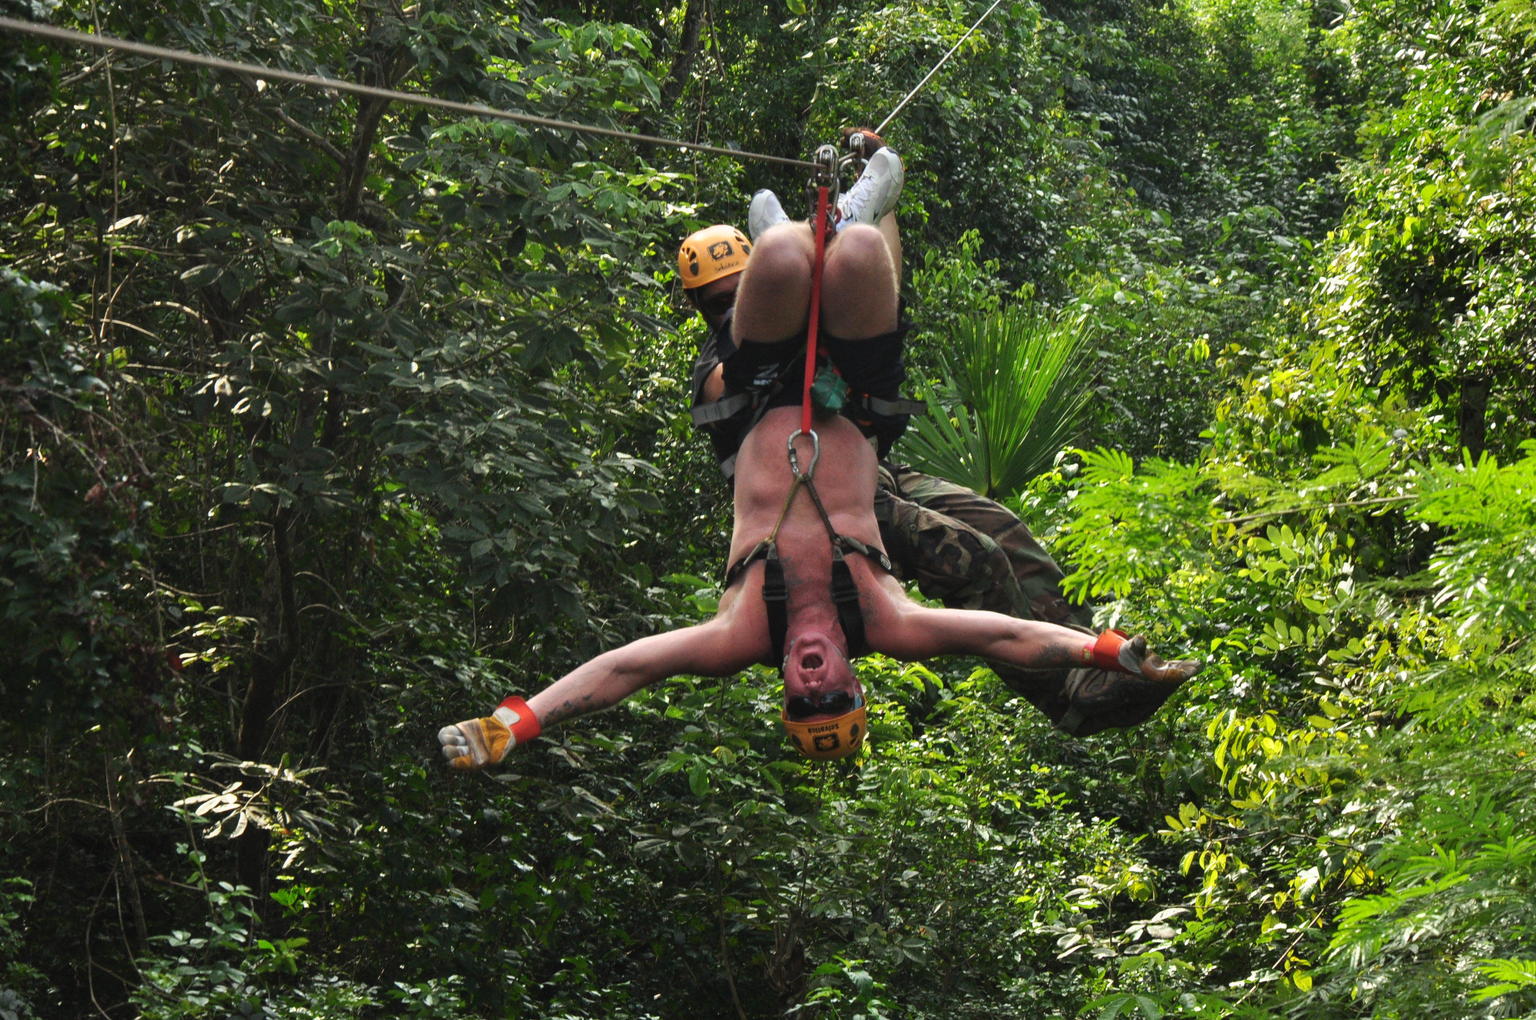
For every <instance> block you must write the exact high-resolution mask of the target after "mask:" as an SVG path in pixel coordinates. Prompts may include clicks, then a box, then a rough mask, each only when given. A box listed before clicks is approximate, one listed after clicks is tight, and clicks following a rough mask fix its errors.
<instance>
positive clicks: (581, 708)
mask: <svg viewBox="0 0 1536 1020" xmlns="http://www.w3.org/2000/svg"><path fill="white" fill-rule="evenodd" d="M767 652H768V642H767V632H766V629H765V624H764V623H763V621H761V620H757V619H754V618H752V617H750V616H747V617H742V616H739V615H737V614H734V613H728V612H723V613H722V614H721V615H719V616H716V617H715V618H714V619H713V620H710V621H709V622H708V623H701V624H698V625H697V626H693V627H684V628H682V629H680V630H672V631H667V632H666V633H664V634H653V635H651V636H650V637H643V638H640V639H639V640H637V641H631V642H630V643H629V644H627V645H624V646H623V647H621V648H615V649H613V650H612V651H608V652H604V653H603V654H601V655H599V656H597V657H596V658H595V659H590V660H588V661H587V662H584V663H582V664H581V665H580V666H577V667H576V668H575V669H573V670H571V671H570V672H569V673H567V674H566V675H565V676H563V677H561V678H560V679H559V680H556V681H555V682H554V683H552V684H550V685H549V686H548V687H546V688H544V689H543V690H542V691H540V692H539V693H538V694H535V695H534V696H533V697H532V698H531V699H529V700H528V701H527V702H524V701H523V700H522V699H521V698H517V697H511V698H508V699H507V700H506V701H504V702H502V703H501V705H500V706H499V707H498V708H497V709H496V711H495V712H493V713H492V714H491V715H488V716H484V717H482V718H479V719H466V720H464V721H463V722H459V723H454V724H453V725H451V726H444V727H443V728H442V729H441V730H439V731H438V733H437V739H438V742H439V743H440V744H441V745H442V752H443V757H444V758H445V759H446V760H447V762H448V764H449V765H450V766H452V767H453V768H456V769H480V768H485V767H486V766H487V765H494V764H496V763H497V762H499V761H501V760H502V759H503V758H505V757H506V755H507V752H508V751H510V750H511V749H512V748H513V747H516V746H517V745H518V744H520V743H526V742H527V741H529V740H532V739H534V738H535V737H537V736H538V735H539V733H540V732H541V731H542V729H543V727H545V726H552V725H554V724H555V723H558V722H561V721H563V720H565V719H569V718H571V717H572V716H577V715H585V714H586V713H588V712H596V711H599V710H601V709H604V708H608V707H610V706H612V705H615V704H617V703H618V702H620V701H622V700H623V699H625V698H627V697H629V696H630V695H631V694H633V693H634V692H635V691H638V690H639V689H640V688H642V687H646V686H649V685H650V684H653V683H656V682H657V681H658V680H665V679H666V678H668V677H671V676H678V675H680V674H684V673H692V674H698V675H701V676H725V675H728V674H730V673H735V672H736V671H738V670H741V669H745V668H746V667H747V666H749V665H751V664H752V663H753V662H756V661H757V660H758V659H759V658H761V657H762V656H763V655H765V654H767Z"/></svg>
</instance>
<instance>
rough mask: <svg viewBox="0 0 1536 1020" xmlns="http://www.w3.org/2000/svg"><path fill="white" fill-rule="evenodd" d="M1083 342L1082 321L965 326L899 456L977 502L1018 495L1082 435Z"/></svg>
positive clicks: (1008, 317) (1017, 318) (1030, 316)
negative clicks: (971, 493) (968, 491)
mask: <svg viewBox="0 0 1536 1020" xmlns="http://www.w3.org/2000/svg"><path fill="white" fill-rule="evenodd" d="M1086 340H1087V329H1086V326H1085V324H1084V322H1083V321H1082V320H1081V319H1079V318H1054V317H1050V316H1047V315H1045V314H1044V313H1042V312H1038V311H1034V310H1029V309H1023V308H1006V309H1003V310H1001V311H999V312H996V313H993V314H991V315H986V316H982V317H977V318H971V319H963V320H961V321H960V322H959V323H958V324H957V327H956V329H955V334H954V336H953V338H952V343H951V345H950V348H949V351H948V353H946V354H943V355H941V356H940V363H941V365H942V368H943V372H944V375H945V379H944V381H943V382H942V383H941V384H940V385H939V386H938V387H936V388H934V389H933V390H931V391H930V392H928V393H927V394H926V397H927V402H928V414H927V415H926V416H925V417H923V418H920V419H917V420H915V421H914V422H913V424H912V426H911V427H910V428H909V429H908V430H907V437H906V438H905V439H904V440H903V441H902V442H903V456H904V457H905V459H907V460H908V461H909V462H911V463H912V465H913V466H914V467H917V468H918V469H919V470H922V471H927V472H929V473H932V474H937V475H940V476H942V477H945V478H948V479H950V480H951V481H954V482H958V483H960V484H962V485H965V486H967V487H969V488H972V489H974V490H975V491H977V492H981V493H984V494H986V495H989V496H993V497H998V496H1011V495H1015V494H1017V493H1018V492H1019V491H1021V490H1022V489H1023V488H1024V486H1025V485H1026V484H1028V482H1029V480H1030V479H1031V478H1033V477H1034V476H1035V475H1037V474H1039V473H1040V472H1041V471H1043V470H1045V469H1046V468H1047V467H1049V466H1050V464H1051V462H1052V460H1053V459H1054V458H1055V456H1056V454H1057V452H1058V451H1060V450H1061V448H1062V447H1063V446H1066V445H1067V444H1068V443H1070V442H1071V441H1072V437H1073V435H1074V433H1075V432H1076V430H1077V427H1078V424H1079V423H1080V421H1081V418H1082V413H1083V411H1084V409H1085V408H1086V406H1087V402H1088V399H1089V397H1090V395H1091V394H1090V391H1089V390H1088V388H1087V375H1088V372H1087V369H1088V363H1087V351H1088V348H1087V343H1086Z"/></svg>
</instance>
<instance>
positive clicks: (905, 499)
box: [875, 464, 1172, 736]
mask: <svg viewBox="0 0 1536 1020" xmlns="http://www.w3.org/2000/svg"><path fill="white" fill-rule="evenodd" d="M875 519H876V520H877V521H878V522H879V524H880V539H881V541H882V542H883V543H884V545H885V551H886V553H887V554H889V556H890V557H891V563H892V565H893V566H894V567H895V568H896V574H897V576H898V577H900V578H901V579H902V580H907V581H915V582H916V583H917V587H918V590H919V591H921V592H922V593H923V594H924V595H925V596H927V597H928V598H931V599H936V600H938V601H939V602H942V603H943V604H944V605H946V606H951V607H953V608H956V609H985V610H990V611H992V612H995V613H1003V614H1005V615H1008V616H1013V617H1017V618H1019V619H1023V620H1040V621H1043V622H1046V623H1055V624H1060V625H1062V626H1065V627H1072V628H1074V629H1076V630H1081V631H1083V632H1084V633H1085V634H1092V633H1093V631H1092V630H1091V627H1092V624H1093V610H1092V608H1091V607H1089V606H1086V605H1081V604H1073V603H1071V602H1069V601H1068V600H1067V598H1066V596H1065V595H1064V594H1063V593H1062V590H1061V587H1060V585H1061V581H1062V578H1063V577H1064V576H1065V575H1064V574H1063V573H1062V570H1061V567H1060V566H1058V565H1057V563H1056V561H1055V560H1053V559H1052V558H1051V555H1050V553H1048V552H1046V551H1045V549H1044V548H1043V547H1042V546H1041V545H1040V543H1039V542H1037V541H1036V540H1035V537H1034V535H1032V534H1030V531H1029V528H1028V527H1027V526H1026V525H1025V524H1024V522H1023V521H1021V520H1019V518H1018V517H1017V516H1015V515H1014V514H1013V513H1011V512H1010V511H1009V510H1008V509H1006V508H1005V507H1003V506H1001V505H1000V504H998V503H996V502H994V501H992V500H990V499H987V498H986V497H984V496H979V495H977V494H976V493H974V492H972V491H971V490H970V489H967V488H964V487H962V486H959V485H956V484H954V483H953V482H949V481H945V480H944V479H942V478H936V477H934V476H932V475H925V474H921V473H920V472H917V471H913V470H911V469H910V468H905V467H900V466H895V465H889V464H882V465H881V466H880V474H879V486H878V488H877V490H876V492H875ZM988 665H990V666H991V667H992V669H993V671H994V672H996V673H997V675H998V677H999V679H1001V680H1002V681H1003V683H1005V684H1007V685H1008V687H1009V688H1010V689H1012V690H1013V691H1015V692H1017V693H1018V694H1020V695H1022V696H1023V697H1024V698H1026V699H1028V701H1029V702H1030V703H1031V704H1033V705H1034V706H1035V707H1036V708H1038V709H1039V710H1040V711H1041V712H1043V713H1044V714H1045V715H1046V716H1047V717H1048V718H1049V719H1050V720H1051V722H1053V723H1055V724H1056V725H1057V726H1058V727H1060V728H1061V729H1063V730H1065V731H1066V732H1068V733H1071V734H1074V735H1076V736H1087V735H1089V734H1091V733H1097V732H1099V731H1100V730H1103V729H1107V728H1110V727H1115V726H1134V725H1136V724H1137V723H1140V722H1143V721H1144V720H1146V719H1147V718H1148V717H1149V716H1150V715H1151V714H1152V713H1153V712H1155V711H1156V710H1157V708H1158V706H1160V705H1161V704H1162V703H1163V701H1164V700H1165V699H1166V698H1167V697H1168V694H1169V693H1170V692H1171V690H1172V688H1170V687H1168V686H1166V685H1163V684H1153V683H1151V682H1149V681H1146V680H1142V679H1140V678H1138V677H1132V676H1127V675H1126V674H1123V673H1110V672H1106V671H1104V670H1099V669H1071V670H1063V669H1053V670H1024V669H1019V668H1017V667H1014V666H1008V665H1004V664H1002V663H997V662H989V663H988Z"/></svg>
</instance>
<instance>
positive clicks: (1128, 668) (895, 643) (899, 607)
mask: <svg viewBox="0 0 1536 1020" xmlns="http://www.w3.org/2000/svg"><path fill="white" fill-rule="evenodd" d="M870 642H871V644H872V646H873V647H874V648H875V649H876V650H877V651H881V652H885V653H886V654H888V655H893V656H895V657H896V658H899V659H926V658H928V657H930V656H934V655H964V654H969V655H979V656H981V657H982V658H984V659H989V660H992V661H996V662H1003V663H1007V664H1008V665H1010V666H1016V667H1018V668H1019V669H1070V668H1072V667H1073V666H1084V665H1089V664H1092V665H1096V666H1098V667H1099V668H1103V669H1113V670H1117V671H1119V672H1123V673H1130V674H1133V675H1136V676H1141V677H1144V678H1146V679H1148V680H1157V681H1164V682H1169V683H1175V684H1177V683H1181V682H1183V681H1185V680H1187V679H1189V678H1190V677H1192V676H1194V675H1195V674H1196V673H1198V672H1199V671H1200V668H1201V665H1202V664H1201V663H1200V662H1199V661H1198V660H1192V659H1181V660H1175V661H1173V662H1165V661H1163V659H1162V658H1160V657H1159V656H1157V655H1154V654H1153V653H1152V652H1151V651H1150V650H1149V649H1148V648H1147V641H1146V638H1144V637H1141V636H1139V635H1138V636H1136V637H1133V638H1123V637H1121V636H1119V635H1118V633H1117V632H1109V631H1106V632H1105V633H1104V634H1103V635H1101V637H1100V638H1097V639H1096V638H1094V637H1091V636H1089V635H1087V634H1084V633H1083V632H1081V631H1076V630H1072V629H1070V628H1068V627H1058V626H1056V625H1055V624H1053V623H1041V622H1039V621H1037V620H1020V619H1016V618H1014V617H1012V616H1004V615H1002V614H1001V613H989V612H982V611H978V610H967V609H933V608H930V607H927V606H920V605H917V604H916V603H914V602H910V601H908V600H907V599H906V598H904V597H902V598H899V599H893V600H891V601H889V602H887V603H885V605H884V607H883V610H882V611H881V612H880V614H879V617H878V623H877V626H876V627H875V628H874V629H873V631H872V633H871V637H870ZM1095 646H1098V652H1097V654H1095V653H1094V649H1095Z"/></svg>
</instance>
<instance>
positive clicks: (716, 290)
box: [677, 128, 1173, 736]
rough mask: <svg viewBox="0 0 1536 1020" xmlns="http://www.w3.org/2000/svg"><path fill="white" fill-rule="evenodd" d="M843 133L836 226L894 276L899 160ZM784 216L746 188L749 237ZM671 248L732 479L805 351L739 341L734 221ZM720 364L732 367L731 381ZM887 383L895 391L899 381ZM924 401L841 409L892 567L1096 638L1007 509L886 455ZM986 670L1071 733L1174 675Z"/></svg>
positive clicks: (795, 376) (771, 200)
mask: <svg viewBox="0 0 1536 1020" xmlns="http://www.w3.org/2000/svg"><path fill="white" fill-rule="evenodd" d="M844 136H845V140H846V141H848V143H849V148H850V149H854V150H855V152H856V153H857V154H860V155H863V156H864V157H866V158H867V160H868V162H867V165H866V167H865V168H864V172H863V173H862V174H861V175H860V177H859V179H858V182H857V183H856V184H855V185H854V186H853V188H852V189H850V190H849V191H847V192H845V193H844V194H843V195H842V196H841V197H840V198H839V199H838V203H837V229H841V228H843V227H845V226H848V225H851V224H854V223H868V224H872V225H874V226H876V227H877V228H878V229H879V230H880V232H881V234H882V236H884V238H885V241H886V247H887V249H888V250H889V252H890V255H891V262H892V265H893V266H894V269H895V273H896V277H897V283H898V285H899V283H900V274H901V241H900V231H899V230H898V228H897V224H896V214H895V208H896V205H897V201H898V199H899V198H900V195H901V189H902V184H903V182H904V176H905V175H904V168H903V166H902V162H901V158H900V157H899V156H898V155H897V154H896V152H895V151H894V150H893V149H891V148H890V147H888V146H887V145H886V143H885V141H884V139H882V138H880V136H878V135H876V134H875V133H874V132H872V131H870V130H869V129H867V128H849V129H845V131H844ZM788 219H789V216H788V215H787V214H786V213H785V212H784V209H783V207H782V205H781V204H780V202H779V200H778V198H777V197H776V196H775V195H774V194H773V193H772V192H770V191H759V192H757V194H755V195H754V196H753V198H752V203H751V208H750V210H749V212H748V216H747V223H748V230H749V232H750V234H751V236H752V237H754V238H756V237H759V236H761V235H762V233H763V232H764V231H765V230H766V229H767V228H768V227H770V226H774V225H775V224H778V223H782V222H784V221H786V220H788ZM677 254H678V259H677V262H678V266H677V275H678V280H679V282H680V283H681V284H682V287H683V294H684V295H685V296H686V297H687V298H688V300H689V303H690V304H692V306H693V307H694V309H695V310H696V311H697V312H698V314H699V317H700V319H702V320H703V322H704V324H705V325H706V326H707V327H708V332H707V334H706V335H705V338H704V341H703V344H702V345H701V347H700V349H699V355H698V358H697V360H696V361H695V362H694V367H693V385H692V398H693V408H692V415H693V419H694V423H695V425H696V426H697V427H698V428H699V430H700V431H701V432H703V433H704V435H705V436H706V437H707V438H708V439H709V441H710V444H711V445H712V447H713V448H714V452H715V456H716V459H717V460H718V461H719V464H720V469H721V472H722V474H724V475H725V477H726V478H727V479H730V478H731V477H732V473H733V471H734V469H735V456H736V451H737V449H738V447H739V445H740V442H741V437H742V436H743V435H744V434H745V433H746V431H747V430H748V429H749V428H750V427H751V424H752V423H753V421H754V420H755V419H754V413H755V412H756V411H757V410H758V409H761V408H764V407H766V406H768V405H769V404H771V403H772V401H773V400H774V399H775V395H776V394H778V393H779V392H780V390H782V389H783V388H784V387H785V386H789V387H791V388H792V387H795V386H797V385H799V379H800V375H799V373H800V372H801V371H802V369H803V365H804V362H803V361H802V360H800V357H799V355H800V353H801V349H802V348H801V346H799V338H794V339H792V341H791V342H790V343H787V344H783V345H760V346H758V347H756V348H748V349H746V350H742V349H740V348H738V345H737V343H736V341H735V336H734V325H735V323H734V313H735V308H734V306H735V301H736V292H737V289H738V288H739V287H740V285H741V279H742V276H741V274H742V272H743V270H745V268H746V266H747V262H748V260H749V258H750V257H751V254H752V242H751V241H749V240H748V239H747V237H746V236H745V235H743V234H742V232H741V231H740V230H737V229H736V228H735V227H732V226H730V225H728V224H716V225H714V226H710V227H705V228H704V229H702V230H698V231H695V232H694V233H692V234H690V235H689V236H688V237H686V238H685V239H684V240H683V242H682V243H681V244H680V245H679V247H678V253H677ZM897 340H898V343H897V344H896V345H895V346H892V345H891V343H890V342H889V341H888V342H887V344H886V347H885V349H884V350H883V351H882V352H881V356H882V357H883V358H884V361H885V363H886V364H887V365H888V366H889V367H890V369H891V370H892V371H893V372H894V373H895V375H894V376H893V378H897V379H904V373H903V369H902V366H901V362H900V356H901V347H900V346H899V337H898V338H897ZM727 365H730V366H731V368H732V375H731V383H730V385H727V382H726V376H725V372H726V366H727ZM881 392H882V393H888V394H894V393H895V388H894V387H888V388H887V389H883V390H882V391H881ZM920 410H921V407H920V406H919V405H912V404H910V402H906V401H900V400H894V401H893V400H888V399H881V397H880V396H876V395H874V394H853V395H852V399H851V400H847V401H845V404H844V407H843V413H844V414H845V415H848V416H850V417H852V418H853V419H854V420H855V421H857V422H858V423H859V424H860V426H861V428H863V429H864V431H865V434H866V435H870V436H872V441H873V442H875V444H876V446H877V449H878V450H879V452H880V456H881V463H880V468H879V474H878V476H877V486H876V490H875V507H874V511H875V520H876V521H877V522H878V523H879V525H880V541H881V544H882V546H883V547H884V549H885V551H886V553H887V555H889V557H890V559H891V562H892V565H893V566H894V568H895V574H896V576H897V577H899V578H901V579H902V580H904V581H915V582H916V583H917V586H918V588H919V590H921V591H922V593H923V594H924V595H926V596H928V597H929V598H931V599H934V600H937V601H939V602H942V603H943V604H944V605H946V606H949V607H950V608H954V609H987V610H991V611H993V612H999V613H1005V614H1007V615H1009V616H1017V617H1019V618H1020V619H1026V620H1042V621H1045V622H1047V623H1059V624H1061V625H1063V626H1066V627H1073V628H1076V629H1078V630H1082V631H1084V632H1085V633H1091V631H1090V629H1089V628H1090V627H1091V625H1092V624H1093V609H1092V607H1090V606H1087V605H1084V604H1082V603H1074V602H1071V601H1069V600H1068V599H1067V598H1066V596H1065V594H1064V593H1063V590H1062V583H1063V581H1064V580H1065V577H1066V574H1065V572H1064V571H1063V570H1062V568H1061V567H1060V566H1059V565H1058V564H1057V563H1056V561H1055V560H1054V559H1052V557H1051V555H1050V553H1048V552H1047V551H1046V550H1045V549H1044V547H1042V546H1041V545H1040V543H1039V542H1038V541H1036V539H1035V537H1034V536H1033V535H1032V534H1031V533H1030V530H1029V528H1028V526H1027V525H1025V524H1024V522H1023V521H1021V520H1019V518H1018V517H1017V516H1016V515H1015V514H1014V513H1012V512H1011V511H1009V510H1008V509H1007V508H1006V507H1004V506H1002V505H1001V504H999V503H997V502H995V501H993V500H991V499H988V498H986V497H985V496H981V495H978V494H977V493H975V492H972V491H971V490H970V489H967V488H965V487H963V486H960V485H956V484H954V483H953V482H949V481H946V480H945V479H942V478H938V477H935V476H933V475H927V474H923V473H922V472H919V471H914V470H913V469H911V468H909V467H906V466H904V465H901V464H900V463H898V462H896V461H895V459H894V458H893V457H892V458H890V459H888V456H889V454H890V449H891V445H892V444H893V443H894V442H896V441H897V439H898V437H900V436H901V434H902V433H903V432H904V431H905V429H906V426H907V416H908V413H912V412H916V411H920ZM989 665H990V666H991V667H992V668H993V670H994V671H995V672H996V674H997V676H998V678H999V679H1001V680H1002V681H1003V683H1004V684H1006V685H1007V686H1008V687H1009V688H1011V689H1012V690H1013V691H1015V692H1016V693H1018V694H1021V695H1023V696H1024V697H1025V698H1026V699H1027V700H1029V701H1030V702H1031V703H1032V704H1033V705H1034V706H1035V707H1036V708H1038V709H1039V710H1040V711H1041V712H1042V713H1044V714H1045V716H1046V717H1047V718H1049V719H1050V720H1051V722H1052V723H1054V724H1055V725H1056V726H1057V727H1058V728H1059V729H1062V730H1064V731H1065V732H1067V733H1070V734H1072V735H1074V736H1088V735H1091V734H1094V733H1098V732H1100V731H1102V730H1105V729H1109V728H1112V727H1124V726H1135V725H1138V724H1140V723H1142V722H1145V721H1146V720H1147V719H1148V718H1150V717H1151V716H1152V714H1153V713H1154V712H1156V711H1157V709H1158V708H1159V707H1160V706H1161V705H1162V704H1163V702H1164V701H1166V700H1167V698H1168V696H1169V694H1171V693H1172V691H1173V687H1172V686H1171V685H1168V684H1161V683H1152V682H1149V681H1146V680H1143V679H1140V678H1138V677H1134V676H1129V675H1127V674H1124V673H1115V672H1109V671H1106V670H1101V669H1096V668H1094V667H1092V666H1074V667H1072V668H1063V669H1054V670H1020V669H1016V668H1014V667H1011V666H1009V665H1008V664H1007V663H1003V662H991V663H989Z"/></svg>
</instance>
